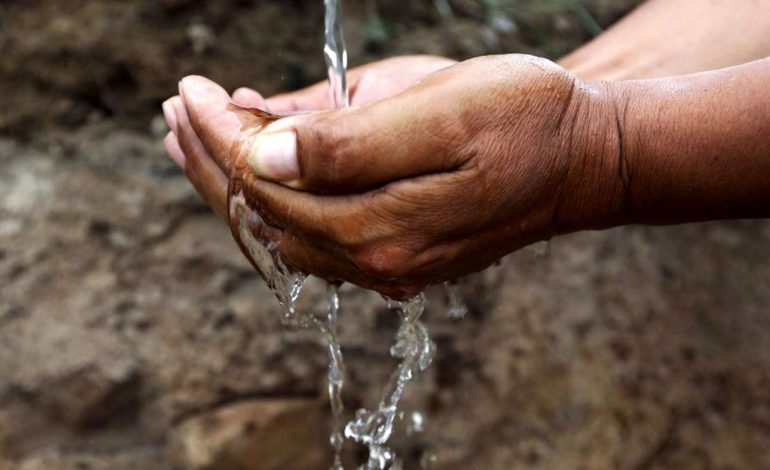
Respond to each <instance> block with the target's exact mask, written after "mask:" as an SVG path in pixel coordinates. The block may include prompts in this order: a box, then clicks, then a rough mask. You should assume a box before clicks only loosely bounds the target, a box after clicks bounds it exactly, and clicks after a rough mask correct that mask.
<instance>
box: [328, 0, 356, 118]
mask: <svg viewBox="0 0 770 470" xmlns="http://www.w3.org/2000/svg"><path fill="white" fill-rule="evenodd" d="M324 5H325V6H326V18H325V22H324V25H325V32H326V45H325V46H324V57H326V67H327V68H328V73H329V89H330V93H331V99H332V100H331V102H332V104H333V105H334V107H335V108H347V107H348V106H350V100H349V96H348V83H347V68H348V49H347V47H346V45H345V34H344V32H343V30H342V2H341V0H324Z"/></svg>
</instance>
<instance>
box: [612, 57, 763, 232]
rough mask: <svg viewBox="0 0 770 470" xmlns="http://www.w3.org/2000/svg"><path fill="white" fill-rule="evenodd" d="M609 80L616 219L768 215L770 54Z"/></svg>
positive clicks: (682, 219) (662, 220) (656, 221)
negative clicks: (620, 163) (621, 177)
mask: <svg viewBox="0 0 770 470" xmlns="http://www.w3.org/2000/svg"><path fill="white" fill-rule="evenodd" d="M611 87H612V88H611V89H612V90H613V94H615V96H616V99H617V101H616V103H617V106H616V109H617V113H618V119H619V121H618V122H619V123H620V127H621V137H622V138H621V141H622V146H621V147H622V148H621V151H620V158H621V159H622V160H624V163H625V165H626V167H627V169H628V172H627V175H626V177H627V178H626V179H627V181H626V183H627V184H626V186H627V187H626V191H625V194H624V199H625V200H624V201H623V204H622V206H621V207H622V210H621V213H620V214H619V217H618V220H617V221H616V222H618V223H644V224H669V223H685V222H695V221H702V220H714V219H734V218H757V217H770V59H764V60H760V61H756V62H753V63H750V64H746V65H741V66H737V67H732V68H729V69H723V70H719V71H713V72H706V73H702V74H696V75H689V76H682V77H675V78H667V79H657V80H646V81H630V82H619V83H615V84H613V85H611Z"/></svg>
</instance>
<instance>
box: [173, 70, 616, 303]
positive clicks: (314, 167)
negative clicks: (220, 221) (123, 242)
mask: <svg viewBox="0 0 770 470" xmlns="http://www.w3.org/2000/svg"><path fill="white" fill-rule="evenodd" d="M182 94H183V100H180V102H181V104H183V108H184V111H185V112H186V113H187V116H189V117H188V118H187V120H185V118H184V117H182V118H178V121H179V122H178V123H177V128H178V129H179V130H178V132H177V133H176V134H175V135H176V136H177V137H178V140H179V142H180V145H181V148H182V153H183V154H184V156H185V158H186V159H187V166H189V162H190V160H191V159H195V158H196V157H192V158H191V153H192V155H197V154H198V150H199V148H200V147H201V146H202V147H203V148H204V149H205V150H206V151H207V153H208V154H209V155H210V156H211V158H210V160H209V161H210V162H213V163H214V165H213V166H211V165H209V166H206V165H197V167H198V168H201V169H202V172H203V173H205V172H206V171H208V169H209V167H211V168H210V170H211V172H215V171H214V167H216V168H217V169H218V171H220V172H221V174H222V175H224V174H227V169H228V168H229V165H230V164H231V159H232V158H238V157H239V156H238V155H230V154H229V149H230V148H232V147H233V145H232V144H233V142H234V141H236V139H240V134H239V132H240V122H239V121H238V119H237V117H235V115H233V114H232V113H229V112H228V111H227V102H228V96H227V94H226V93H225V92H224V91H223V90H221V89H220V88H218V87H217V86H216V85H214V84H213V83H211V82H209V81H207V80H205V79H202V78H199V77H197V78H196V77H193V78H187V79H185V80H184V81H183V82H182ZM178 104H179V103H177V105H178ZM186 122H188V123H189V124H185V123H186ZM617 122H618V121H617V119H616V113H615V107H614V97H613V96H611V94H610V93H609V92H608V90H606V89H605V88H603V87H602V86H599V85H592V84H589V83H585V82H580V81H578V80H577V79H576V78H575V77H574V76H572V75H570V74H569V73H567V72H566V71H564V70H563V69H561V68H560V67H558V66H556V65H555V64H553V63H551V62H548V61H545V60H542V59H537V58H534V57H528V56H498V57H486V58H480V59H474V60H471V61H467V62H463V63H461V64H458V65H455V66H452V67H449V68H446V69H444V70H441V71H439V72H437V73H434V74H432V75H430V76H428V77H427V78H425V79H424V80H422V81H420V82H419V83H418V84H416V85H415V86H412V87H411V88H409V89H408V90H407V91H405V92H403V93H401V94H398V95H396V96H394V97H392V98H390V99H385V100H382V101H377V102H373V103H370V104H367V105H364V106H360V107H354V108H351V109H347V110H338V111H327V112H321V113H314V114H309V115H302V116H292V117H289V118H285V119H282V120H279V121H277V122H276V123H274V124H271V125H270V126H269V127H268V128H266V129H265V130H264V131H263V132H262V133H260V134H259V135H258V136H257V138H256V140H255V141H253V142H246V143H245V144H246V145H241V146H240V147H241V148H244V149H246V152H245V154H244V155H242V156H240V157H241V158H248V163H249V167H248V168H249V169H247V170H246V171H248V172H250V173H251V174H250V175H244V176H245V177H244V181H247V182H248V183H247V184H246V187H245V191H246V192H248V193H249V194H250V196H251V197H252V198H254V199H255V200H258V201H259V205H260V210H261V211H262V212H263V213H265V215H266V216H267V217H268V219H269V220H270V221H271V222H272V223H274V224H275V225H276V226H278V227H280V228H281V229H282V230H283V232H284V239H283V241H282V243H281V253H282V255H283V257H284V259H285V260H286V261H287V262H288V263H290V264H292V265H294V266H296V267H299V268H301V269H302V270H304V271H307V272H310V273H313V274H316V275H319V276H321V277H324V278H327V279H331V280H344V281H350V282H352V283H355V284H358V285H361V286H364V287H368V288H371V289H374V290H377V291H379V292H382V293H384V294H386V295H390V296H396V297H403V296H406V295H409V294H413V293H416V292H418V291H419V290H421V289H422V288H423V287H424V286H426V285H428V284H433V283H437V282H441V281H445V280H451V279H455V278H457V277H460V276H462V275H465V274H468V273H470V272H474V271H478V270H481V269H483V268H485V267H486V266H488V265H490V264H492V263H494V262H495V261H496V260H497V259H499V258H500V257H502V256H505V255H506V254H508V253H510V252H512V251H514V250H516V249H518V248H520V247H523V246H525V245H527V244H530V243H532V242H535V241H538V240H543V239H548V238H550V237H551V236H552V235H554V234H556V233H562V232H568V231H573V230H579V229H585V228H598V227H601V226H603V225H606V224H607V221H608V220H609V219H610V218H611V217H612V215H613V214H614V212H615V211H617V209H618V207H617V204H618V202H617V201H622V196H623V191H624V185H623V182H622V181H621V180H620V179H619V178H618V175H619V174H622V172H623V168H622V160H620V159H618V158H617V155H618V154H619V153H618V152H619V148H620V145H619V144H620V143H619V140H618V139H619V133H618V130H617V129H618V127H617V125H616V124H617ZM182 127H184V129H181V128H182ZM196 139H197V142H198V143H199V144H200V146H199V145H198V144H196ZM186 141H187V143H184V142H186ZM193 173H195V176H193V177H191V180H192V181H193V184H196V187H198V188H199V191H201V192H202V194H204V197H206V194H209V196H207V199H209V200H211V199H214V203H215V204H221V201H219V200H217V194H219V192H220V191H221V190H222V185H223V184H225V185H226V183H223V182H222V181H220V179H219V178H214V177H205V176H200V175H199V174H198V170H195V171H194V172H193ZM255 175H256V176H257V178H254V177H253V176H255ZM188 176H190V171H189V170H188ZM196 182H197V183H196ZM201 188H203V189H201ZM221 208H222V206H220V209H221ZM218 212H219V211H218Z"/></svg>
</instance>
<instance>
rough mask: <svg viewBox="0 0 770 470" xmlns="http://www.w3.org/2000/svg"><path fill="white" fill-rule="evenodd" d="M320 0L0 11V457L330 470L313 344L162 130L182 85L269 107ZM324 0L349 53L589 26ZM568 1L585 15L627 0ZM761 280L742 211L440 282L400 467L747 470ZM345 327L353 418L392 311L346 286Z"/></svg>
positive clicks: (366, 396)
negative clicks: (451, 313)
mask: <svg viewBox="0 0 770 470" xmlns="http://www.w3.org/2000/svg"><path fill="white" fill-rule="evenodd" d="M320 3H321V2H320V1H318V2H316V1H307V0H293V1H277V0H276V1H244V0H225V1H219V2H195V1H186V0H159V1H152V2H151V1H139V0H125V1H121V2H107V1H96V0H80V1H77V0H67V1H61V0H35V1H29V2H14V3H9V4H8V3H7V4H3V5H0V50H2V54H0V85H1V86H2V95H0V100H1V101H2V105H1V106H0V130H1V132H2V135H3V136H2V137H0V168H2V170H1V171H0V469H5V468H14V469H15V468H20V469H83V468H89V469H118V470H120V469H136V468H142V469H172V468H183V469H187V468H190V469H203V468H207V469H208V468H210V469H224V470H229V469H303V468H306V469H316V468H326V466H327V464H328V458H329V456H328V442H327V426H328V422H327V421H328V411H327V404H326V399H325V382H324V377H325V372H326V370H325V367H326V353H325V350H324V346H323V343H322V342H321V341H320V339H319V338H318V337H317V335H315V334H313V333H307V332H285V331H283V330H282V329H281V328H280V326H279V320H278V319H279V314H280V310H279V308H278V305H277V303H276V302H275V300H274V299H273V298H272V297H271V296H270V295H269V293H268V292H267V289H266V288H265V286H264V285H263V284H262V282H261V281H260V279H259V278H258V277H257V275H256V274H255V273H254V272H253V271H252V270H251V269H250V268H249V266H248V265H247V264H246V263H245V262H244V260H243V259H242V258H241V256H240V254H239V252H238V250H237V249H236V248H235V245H234V244H233V242H232V241H231V240H230V236H229V233H228V231H227V229H226V228H225V227H224V226H222V225H221V224H220V223H219V222H218V221H217V220H216V219H215V218H214V216H213V215H211V214H210V213H209V211H208V210H207V209H206V207H205V206H203V204H202V203H201V202H200V201H199V199H198V198H197V197H196V195H195V193H194V192H193V191H192V189H191V188H190V187H189V185H188V184H187V183H186V181H185V180H184V178H183V177H182V175H181V174H180V173H179V172H178V171H177V170H176V169H175V168H174V167H173V165H172V164H171V163H170V162H169V161H168V160H167V159H166V158H165V157H164V155H163V151H162V148H161V145H160V142H159V140H160V137H161V136H162V135H163V124H162V121H161V120H159V116H158V114H159V105H160V102H161V101H162V100H163V99H164V98H165V97H167V96H168V95H170V94H171V93H173V91H174V88H175V84H176V81H177V80H178V78H179V77H181V76H183V75H185V74H188V73H204V74H207V75H210V76H213V77H214V78H215V79H218V80H221V81H223V82H224V83H225V84H227V85H228V87H230V88H234V87H236V86H239V85H242V84H250V85H253V86H256V87H258V88H259V89H261V90H264V91H265V92H266V93H268V94H269V93H272V92H275V91H279V90H284V89H290V88H292V87H295V86H299V85H301V84H304V83H309V82H311V81H313V80H315V79H319V78H321V77H322V75H323V64H322V61H321V57H320V53H319V44H320V33H321V31H320V27H321V26H320V25H321V22H320V21H321V16H322V11H321V8H320V6H321V5H320ZM348 3H349V6H348V11H347V12H348V21H347V26H348V28H347V29H348V35H349V42H350V46H351V58H352V60H353V62H355V63H362V62H365V61H368V60H372V59H375V58H378V57H384V56H389V55H394V54H400V53H418V52H425V53H435V54H444V55H449V56H452V57H457V58H464V57H470V56H474V55H478V54H484V53H490V52H503V51H525V52H532V53H538V54H543V55H548V56H550V57H554V58H556V57H558V56H559V55H560V54H562V53H564V52H566V51H568V50H569V49H570V48H573V47H576V46H577V45H578V44H580V43H581V42H583V41H585V40H587V39H588V38H590V34H591V33H590V31H592V25H591V23H590V22H587V20H586V19H585V16H581V15H579V14H578V13H577V12H576V10H574V9H571V8H570V5H572V4H573V3H571V2H569V1H566V0H564V1H556V0H551V1H541V2H535V1H528V2H527V1H524V2H517V5H516V7H515V8H512V7H510V6H502V7H500V8H497V9H495V8H490V7H487V8H485V7H483V6H482V2H475V1H453V2H451V4H452V6H453V13H454V17H453V18H452V19H442V18H441V16H440V15H439V14H438V13H437V11H436V8H435V5H434V3H433V2H430V1H415V2H397V1H382V0H380V1H369V2H348ZM503 3H504V2H503ZM586 3H587V4H588V6H589V10H588V11H589V12H590V14H591V15H592V17H593V18H594V19H595V20H596V21H597V22H598V24H599V25H601V26H605V27H606V26H607V25H609V24H611V23H612V21H614V20H615V19H616V18H617V17H619V16H620V15H622V14H623V12H624V11H625V10H627V9H628V8H630V6H631V5H633V4H635V3H638V2H613V1H598V0H597V1H592V2H586ZM488 5H492V3H489V4H488ZM506 5H507V4H506ZM581 18H582V19H581ZM511 25H515V27H511ZM768 286H770V224H769V223H767V222H761V221H741V222H730V223H710V224H698V225H688V226H682V227H671V228H641V227H629V228H622V229H617V230H611V231H607V232H601V233H583V234H577V235H572V236H568V237H563V238H560V239H557V240H555V241H554V242H553V243H552V245H551V248H550V251H549V254H548V255H547V256H546V257H543V258H540V257H536V256H534V255H532V254H531V253H519V254H515V255H513V256H511V257H509V259H507V260H505V261H504V262H503V263H502V265H501V266H499V267H495V268H493V269H490V270H489V271H487V272H486V273H483V274H480V275H477V276H473V277H471V278H470V279H467V280H466V281H464V282H463V284H462V290H463V292H464V293H465V296H466V298H467V299H468V303H469V306H470V310H471V312H470V315H469V317H468V318H467V319H466V320H464V321H463V322H459V323H457V322H453V321H450V320H447V319H446V318H444V317H443V315H442V310H443V308H444V303H445V300H444V298H443V295H442V292H441V291H440V290H437V291H432V292H430V293H429V298H430V301H431V304H430V307H429V313H428V315H427V323H428V325H429V328H430V330H431V332H432V334H433V336H434V338H435V340H436V342H437V343H438V346H439V349H438V355H437V358H436V361H435V364H434V366H433V367H432V368H431V369H430V370H429V371H428V372H427V374H426V375H425V376H424V377H422V378H421V379H420V381H419V382H418V383H417V384H416V385H415V386H414V387H413V388H411V389H410V390H409V392H408V393H407V397H406V405H407V406H406V409H407V410H415V409H420V410H424V411H425V412H426V416H427V418H428V423H427V427H426V429H425V431H424V432H422V433H418V434H414V435H412V436H410V437H408V438H407V437H406V436H405V433H404V432H402V433H400V435H399V436H398V437H397V438H396V442H395V444H396V446H397V448H398V450H399V452H400V453H401V455H403V456H405V457H406V459H407V462H408V465H407V468H418V462H420V461H422V462H423V463H428V462H432V467H431V468H437V469H511V468H528V469H529V468H533V469H571V468H585V469H671V468H676V469H689V468H693V469H700V468H704V469H705V468H709V469H758V468H770V451H769V450H768V448H767V444H768V442H770V392H768V390H770V354H768V351H769V348H770V312H769V310H770V288H768ZM322 298H323V293H322V289H321V288H320V286H318V285H313V286H311V288H310V289H309V290H308V291H307V293H306V296H305V298H304V299H303V301H302V302H303V306H304V308H316V309H318V308H320V307H321V305H322ZM342 318H343V322H342V330H341V338H342V343H343V349H344V351H345V352H346V354H347V356H346V359H347V362H348V367H349V377H348V378H349V383H348V385H347V387H346V389H345V402H346V405H347V406H348V407H349V408H350V409H354V408H356V407H359V406H370V407H371V406H372V405H373V404H374V403H375V402H376V400H377V397H378V393H379V390H380V387H381V386H382V384H383V383H384V382H385V380H386V378H387V375H388V374H389V372H390V371H391V370H392V368H393V367H394V362H393V360H391V359H390V358H389V357H388V354H387V350H388V347H389V344H390V343H391V341H392V337H393V334H394V333H395V328H396V326H397V323H396V319H395V318H394V315H392V314H389V313H388V312H387V311H386V308H385V305H384V302H382V301H381V300H380V299H379V298H378V297H377V296H376V295H374V294H371V293H367V292H364V291H361V290H359V289H355V288H350V287H346V288H345V289H344V291H343V311H342ZM402 427H405V425H404V426H402ZM402 431H403V429H402ZM346 452H347V456H346V457H347V459H348V460H349V461H353V460H355V459H356V458H360V457H361V449H359V448H357V447H355V446H353V445H351V444H348V445H347V448H346ZM351 468H352V466H351Z"/></svg>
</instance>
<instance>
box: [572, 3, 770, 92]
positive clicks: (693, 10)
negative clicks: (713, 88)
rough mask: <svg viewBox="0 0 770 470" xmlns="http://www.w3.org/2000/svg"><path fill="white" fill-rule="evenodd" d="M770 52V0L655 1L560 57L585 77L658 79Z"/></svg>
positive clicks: (728, 63)
mask: <svg viewBox="0 0 770 470" xmlns="http://www.w3.org/2000/svg"><path fill="white" fill-rule="evenodd" d="M768 55H770V0H740V1H734V0H650V1H648V2H647V3H645V4H644V5H642V6H640V7H639V8H638V9H637V10H635V11H634V12H632V13H631V14H629V15H628V16H627V17H626V18H624V19H623V20H621V21H620V22H618V23H617V24H616V25H615V26H613V27H612V28H610V29H609V30H608V31H607V32H606V33H604V34H603V35H601V36H600V37H598V38H597V39H595V40H594V41H592V42H590V43H589V44H587V45H585V46H583V47H582V48H580V49H578V50H577V51H575V52H573V53H572V54H570V55H568V56H567V57H565V58H564V59H562V60H561V61H560V64H561V65H562V66H564V67H565V68H567V69H568V70H570V71H572V72H573V73H575V74H576V75H578V76H579V77H581V78H584V79H592V80H627V79H644V78H657V77H666V76H673V75H683V74H688V73H695V72H702V71H706V70H716V69H720V68H724V67H729V66H732V65H737V64H742V63H745V62H750V61H752V60H757V59H760V58H763V57H767V56H768Z"/></svg>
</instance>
